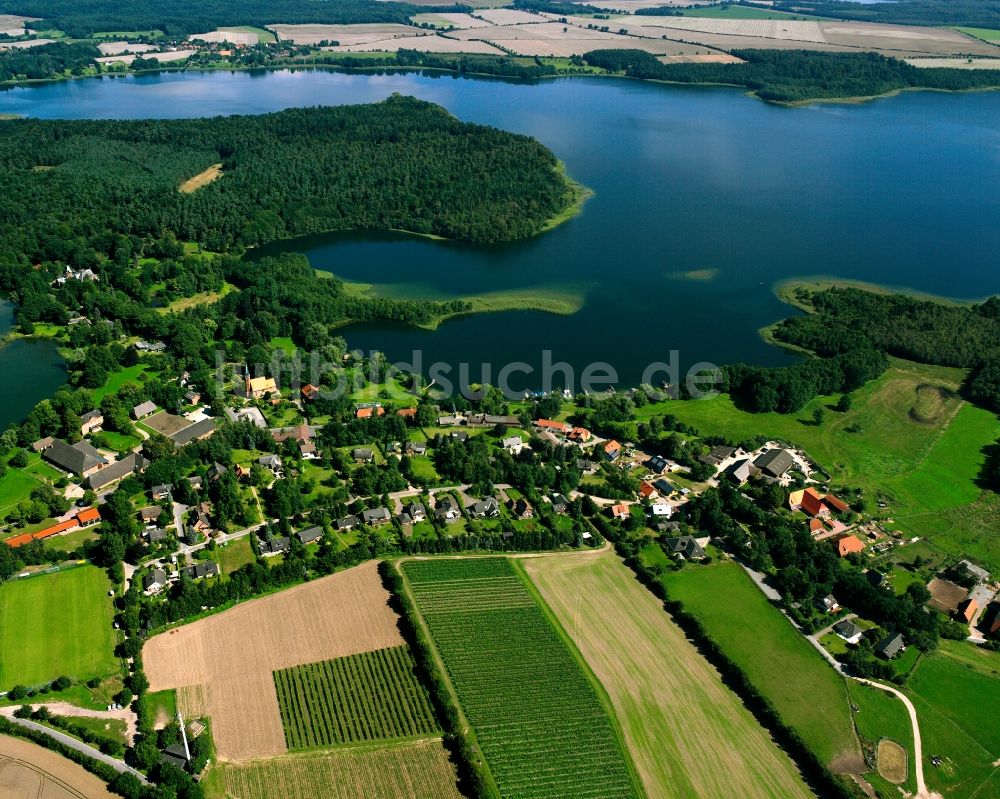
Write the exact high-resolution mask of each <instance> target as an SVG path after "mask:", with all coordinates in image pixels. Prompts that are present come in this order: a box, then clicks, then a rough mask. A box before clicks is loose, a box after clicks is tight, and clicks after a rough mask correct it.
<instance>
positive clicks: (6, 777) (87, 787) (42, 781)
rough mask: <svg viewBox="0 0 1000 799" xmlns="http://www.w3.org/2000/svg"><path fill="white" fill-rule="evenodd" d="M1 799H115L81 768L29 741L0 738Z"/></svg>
mask: <svg viewBox="0 0 1000 799" xmlns="http://www.w3.org/2000/svg"><path fill="white" fill-rule="evenodd" d="M0 796H2V797H4V798H5V799H6V798H7V797H10V798H11V799H21V797H23V798H24V799H36V798H37V799H114V795H113V794H111V793H109V792H108V790H107V788H106V787H105V785H104V783H103V782H101V781H100V780H99V779H97V777H95V776H94V775H93V774H91V773H90V772H88V771H85V770H84V769H83V767H82V766H78V765H77V764H76V763H74V762H73V761H71V760H67V759H66V758H64V757H63V756H62V755H58V754H56V753H55V752H52V751H50V750H48V749H45V748H43V747H41V746H38V745H37V744H33V743H31V742H30V741H25V740H22V739H21V738H12V737H8V736H6V735H0Z"/></svg>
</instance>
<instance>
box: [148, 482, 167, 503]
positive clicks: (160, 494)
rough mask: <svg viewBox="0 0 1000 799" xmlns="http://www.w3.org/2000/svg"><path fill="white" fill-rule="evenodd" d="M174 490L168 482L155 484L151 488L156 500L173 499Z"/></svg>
mask: <svg viewBox="0 0 1000 799" xmlns="http://www.w3.org/2000/svg"><path fill="white" fill-rule="evenodd" d="M172 492H173V489H172V487H171V486H169V485H167V484H163V485H158V486H153V487H152V489H150V493H151V494H152V496H153V501H154V502H160V501H161V500H164V499H173V497H172Z"/></svg>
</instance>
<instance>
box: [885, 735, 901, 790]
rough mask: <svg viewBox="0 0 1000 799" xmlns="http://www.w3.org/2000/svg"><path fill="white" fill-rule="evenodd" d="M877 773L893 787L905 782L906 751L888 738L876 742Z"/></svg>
mask: <svg viewBox="0 0 1000 799" xmlns="http://www.w3.org/2000/svg"><path fill="white" fill-rule="evenodd" d="M878 773H879V774H880V775H881V776H882V777H884V778H885V779H887V780H889V782H891V783H893V784H894V785H902V784H903V783H904V782H906V750H905V749H903V747H902V746H900V745H899V744H898V743H896V742H895V741H890V740H889V739H888V738H883V739H882V740H881V741H879V742H878Z"/></svg>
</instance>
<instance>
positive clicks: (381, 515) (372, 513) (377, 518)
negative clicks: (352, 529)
mask: <svg viewBox="0 0 1000 799" xmlns="http://www.w3.org/2000/svg"><path fill="white" fill-rule="evenodd" d="M361 520H362V521H363V522H364V523H365V524H369V525H371V526H373V527H378V526H379V525H382V524H387V523H389V522H390V521H392V514H391V513H389V509H388V508H382V507H379V508H369V509H368V510H363V511H361Z"/></svg>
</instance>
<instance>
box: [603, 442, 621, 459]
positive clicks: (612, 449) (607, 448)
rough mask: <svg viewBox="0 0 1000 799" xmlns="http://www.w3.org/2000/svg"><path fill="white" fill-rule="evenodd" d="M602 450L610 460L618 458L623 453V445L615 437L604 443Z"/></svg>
mask: <svg viewBox="0 0 1000 799" xmlns="http://www.w3.org/2000/svg"><path fill="white" fill-rule="evenodd" d="M601 451H602V452H603V453H604V457H605V458H607V459H608V460H609V461H613V460H616V459H617V458H618V456H619V455H621V454H622V445H621V444H619V443H618V442H617V441H615V440H614V439H612V440H611V441H609V442H608V443H607V444H605V445H604V447H603V448H602V450H601Z"/></svg>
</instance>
